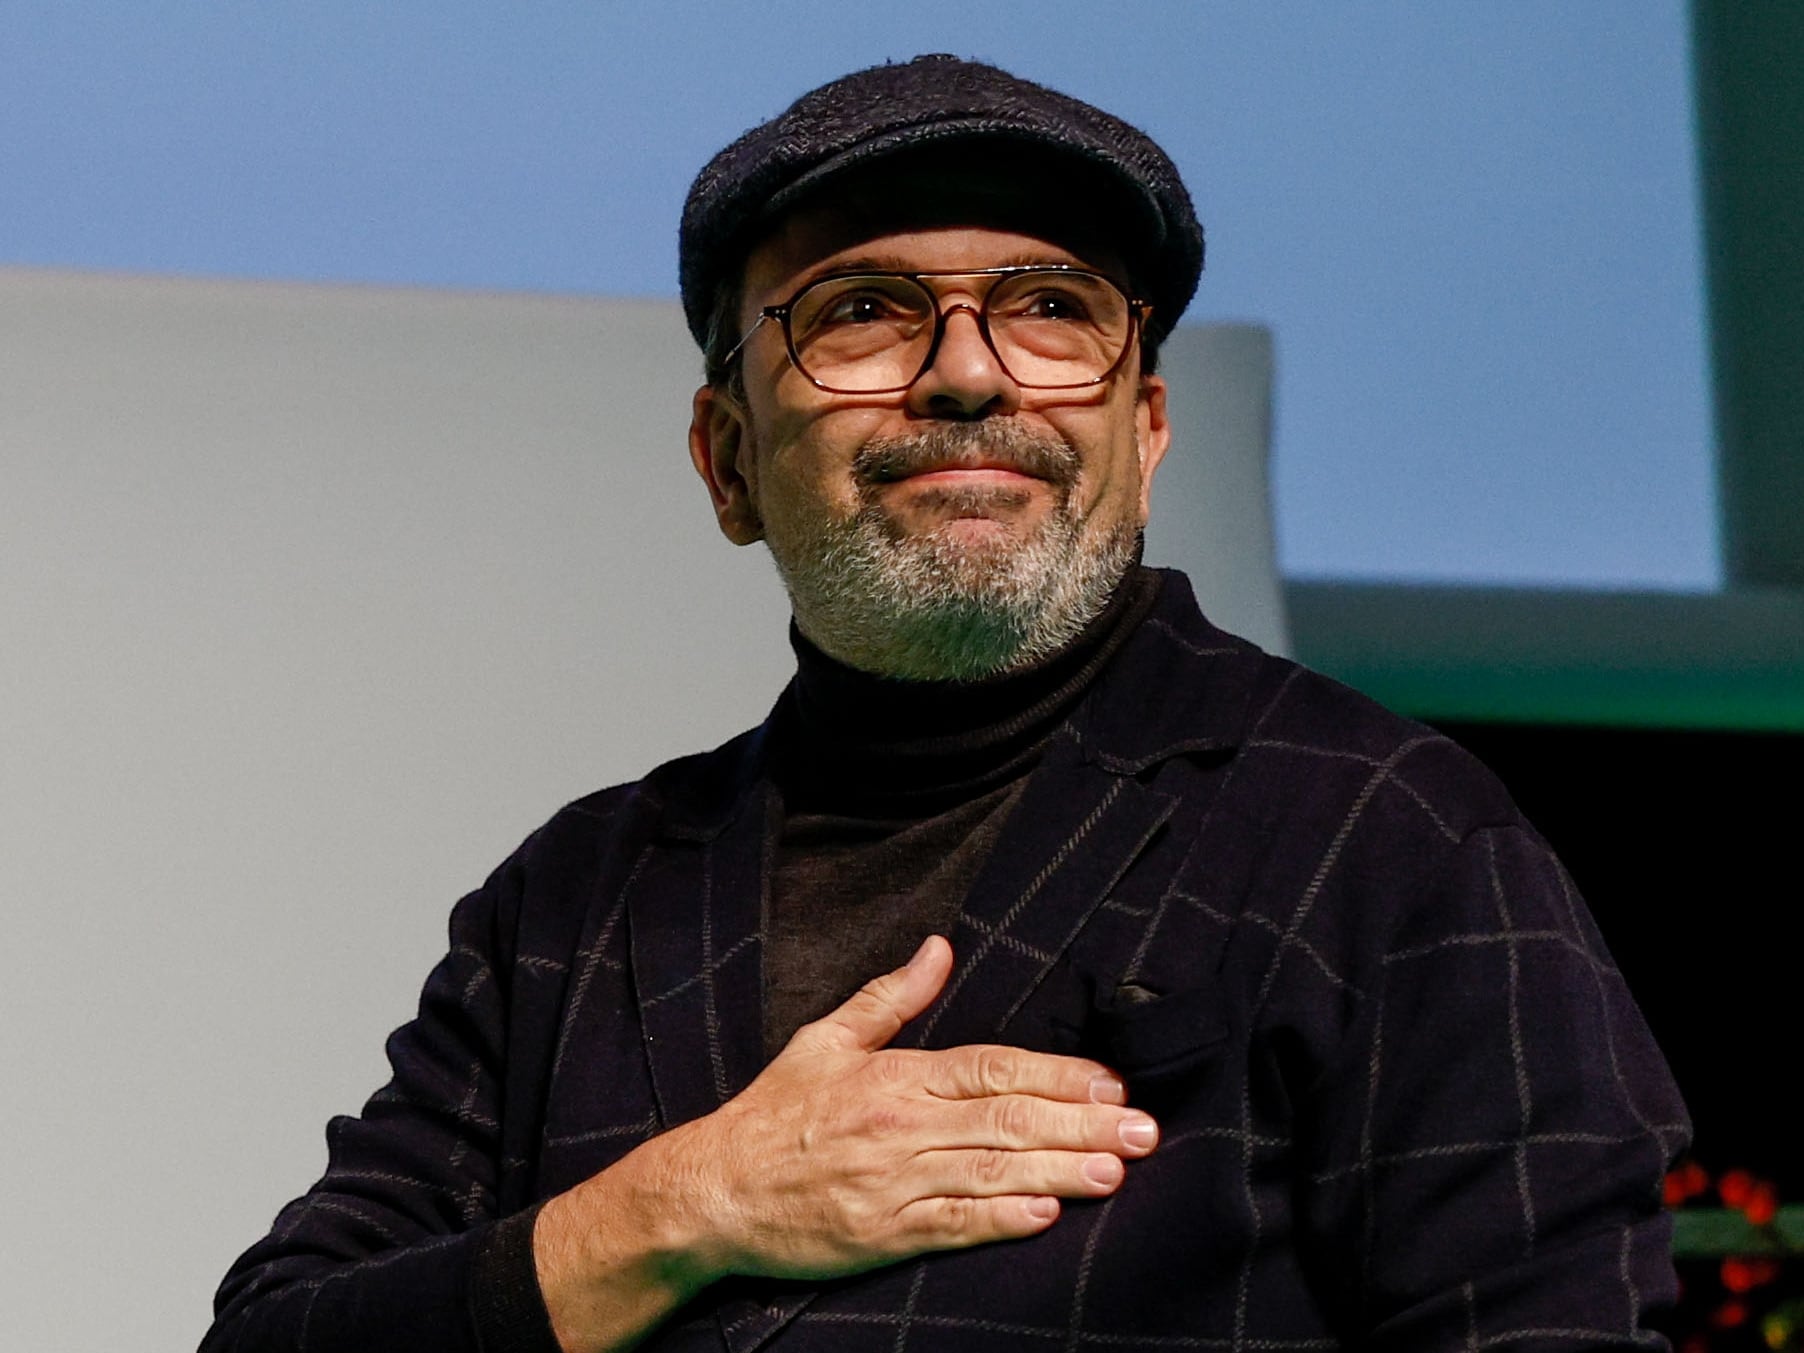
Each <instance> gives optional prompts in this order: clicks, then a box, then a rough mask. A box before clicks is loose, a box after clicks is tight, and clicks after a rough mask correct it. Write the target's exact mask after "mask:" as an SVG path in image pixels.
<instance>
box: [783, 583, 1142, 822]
mask: <svg viewBox="0 0 1804 1353" xmlns="http://www.w3.org/2000/svg"><path fill="white" fill-rule="evenodd" d="M1158 592H1159V575H1158V574H1157V573H1155V572H1153V571H1152V570H1150V569H1147V568H1142V567H1139V566H1138V565H1136V566H1135V567H1133V568H1131V569H1129V571H1128V573H1127V574H1126V576H1125V577H1123V579H1122V581H1121V583H1120V585H1119V586H1117V587H1116V589H1115V591H1114V593H1113V594H1112V595H1111V596H1110V599H1109V603H1108V605H1107V606H1106V607H1104V609H1103V610H1102V612H1101V613H1100V614H1099V615H1098V616H1097V617H1096V618H1095V619H1094V620H1092V621H1091V622H1090V623H1089V625H1087V626H1085V628H1084V630H1083V632H1082V633H1081V634H1079V635H1078V637H1077V638H1076V639H1075V640H1073V641H1072V642H1071V643H1070V644H1069V645H1067V646H1066V647H1065V648H1063V649H1061V650H1060V651H1059V652H1057V653H1055V654H1053V655H1052V656H1051V657H1049V658H1047V659H1045V660H1044V661H1042V662H1039V663H1036V664H1034V665H1033V666H1032V667H1028V668H1024V669H1022V670H1020V671H1017V672H1010V673H1007V674H1005V675H1001V676H995V677H988V678H985V679H983V680H981V681H969V682H958V681H902V680H897V679H895V678H893V677H883V676H877V675H874V674H872V673H869V672H863V671H859V670H858V669H856V668H853V667H848V666H846V665H845V664H844V663H841V662H839V661H837V660H835V659H833V658H831V657H829V656H827V654H825V653H823V652H822V651H821V650H820V649H818V648H816V647H815V646H814V645H813V644H812V643H810V642H809V641H808V640H807V639H806V638H805V637H803V635H802V634H801V632H800V631H798V630H797V629H796V627H795V625H794V623H793V622H792V623H791V625H790V631H789V633H790V643H791V645H792V646H793V647H794V649H795V653H796V676H795V679H794V681H792V682H791V683H790V686H789V688H788V690H787V691H785V693H784V696H783V700H782V701H781V703H780V704H779V706H778V709H777V716H778V717H777V722H776V728H775V730H774V731H775V732H776V733H777V737H776V739H775V747H774V748H773V750H774V751H775V752H776V761H775V770H776V774H777V780H778V783H779V784H780V785H781V787H782V790H783V798H784V802H785V805H786V807H787V809H788V810H789V811H791V812H796V811H823V810H824V811H830V812H834V813H840V814H850V815H860V816H874V817H895V818H907V817H915V816H924V815H926V814H930V813H934V812H938V811H942V810H943V809H944V808H946V807H948V806H950V805H952V804H955V803H958V802H960V801H961V800H963V799H965V798H968V797H971V796H973V795H975V794H979V793H982V792H984V791H986V790H988V789H992V788H995V787H996V786H998V785H1001V784H1004V783H1007V782H1008V781H1009V780H1011V779H1013V778H1015V777H1016V776H1018V775H1020V774H1023V773H1024V772H1025V771H1026V770H1027V769H1028V768H1029V767H1031V765H1032V764H1033V762H1034V761H1035V760H1036V759H1037V757H1038V754H1039V751H1040V748H1041V746H1042V745H1043V744H1044V743H1045V741H1046V739H1047V738H1048V737H1050V736H1051V735H1052V733H1053V731H1054V730H1055V729H1056V728H1057V727H1058V726H1059V724H1060V722H1061V721H1062V720H1063V719H1064V717H1065V715H1066V714H1067V713H1069V712H1070V710H1071V708H1072V707H1073V706H1074V705H1075V704H1076V703H1077V701H1078V699H1079V698H1080V697H1081V696H1082V695H1083V693H1084V692H1085V691H1086V690H1087V689H1088V688H1089V686H1090V683H1091V682H1092V681H1093V680H1094V679H1095V677H1096V674H1097V673H1098V672H1100V671H1101V670H1102V668H1103V667H1104V665H1105V664H1107V662H1108V660H1109V659H1110V658H1111V657H1112V656H1113V655H1114V653H1115V651H1116V650H1117V649H1118V648H1119V647H1120V645H1121V644H1122V642H1123V641H1125V640H1126V638H1127V637H1128V635H1129V634H1130V633H1132V632H1133V629H1134V627H1135V626H1136V625H1138V624H1139V623H1140V621H1141V620H1142V619H1143V618H1144V617H1145V615H1146V613H1147V612H1148V611H1149V610H1151V609H1152V605H1153V602H1154V600H1155V599H1156V597H1157V596H1158Z"/></svg>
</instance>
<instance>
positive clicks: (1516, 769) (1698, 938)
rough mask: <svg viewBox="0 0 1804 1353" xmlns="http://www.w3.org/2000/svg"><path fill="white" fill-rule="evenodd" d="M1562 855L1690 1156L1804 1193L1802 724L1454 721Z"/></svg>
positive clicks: (1453, 728)
mask: <svg viewBox="0 0 1804 1353" xmlns="http://www.w3.org/2000/svg"><path fill="white" fill-rule="evenodd" d="M1438 726H1439V727H1440V729H1441V730H1442V731H1443V732H1445V733H1446V734H1447V735H1448V736H1450V737H1452V738H1454V739H1455V740H1456V741H1458V742H1460V743H1461V744H1462V745H1464V746H1465V747H1467V748H1468V749H1470V750H1471V751H1472V752H1473V753H1474V754H1475V755H1477V756H1478V757H1479V758H1480V759H1481V760H1483V761H1484V762H1485V763H1486V764H1487V765H1489V766H1490V767H1491V768H1492V769H1493V770H1494V771H1496V772H1497V773H1498V775H1500V776H1501V777H1502V778H1503V780H1504V783H1505V784H1507V785H1508V786H1509V788H1510V791H1511V793H1512V794H1513V795H1514V796H1515V798H1516V801H1517V803H1518V804H1520V805H1521V807H1522V810H1523V811H1524V812H1525V813H1526V814H1527V815H1528V818H1529V820H1530V821H1531V822H1533V823H1534V824H1535V826H1536V827H1538V828H1539V829H1540V831H1541V832H1542V834H1543V835H1544V836H1546V837H1547V839H1548V841H1549V842H1550V843H1551V844H1552V845H1553V847H1554V849H1555V850H1556V851H1557V852H1558V853H1559V855H1560V858H1561V859H1562V860H1563V861H1564V862H1565V864H1566V868H1567V870H1568V871H1569V872H1570V873H1571V875H1572V877H1573V879H1574V881H1575V882H1576V883H1577V884H1578V887H1579V889H1580V891H1582V892H1583V893H1584V895H1585V900H1586V901H1587V902H1588V903H1589V904H1590V907H1591V911H1592V914H1593V915H1594V916H1595V917H1596V918H1597V923H1598V927H1599V929H1601V930H1602V932H1603V935H1604V939H1605V941H1606V942H1607V943H1608V944H1609V946H1610V951H1611V953H1612V954H1613V955H1614V956H1615V958H1616V961H1617V963H1618V965H1619V966H1620V967H1621V968H1622V971H1623V973H1624V975H1625V976H1626V978H1627V979H1628V982H1629V985H1630V987H1631V989H1632V990H1633V991H1634V993H1635V995H1636V997H1637V999H1638V1000H1639V1001H1640V1003H1641V1008H1642V1010H1643V1012H1644V1013H1645V1014H1646V1016H1647V1020H1648V1023H1649V1025H1650V1026H1651V1027H1652V1028H1653V1031H1654V1035H1655V1037H1656V1038H1657V1039H1658V1040H1659V1042H1660V1046H1661V1048H1662V1049H1664V1050H1665V1052H1666V1056H1667V1060H1668V1061H1669V1062H1670V1063H1671V1065H1672V1069H1673V1074H1674V1075H1675V1076H1676V1077H1677V1078H1678V1082H1679V1086H1680V1088H1681V1090H1683V1092H1684V1095H1685V1099H1686V1103H1687V1104H1688V1105H1689V1107H1690V1109H1691V1116H1692V1120H1693V1123H1694V1124H1695V1127H1696V1140H1695V1144H1694V1147H1693V1154H1694V1155H1695V1156H1696V1157H1697V1158H1698V1159H1699V1160H1700V1161H1702V1162H1703V1164H1704V1165H1705V1166H1706V1167H1707V1168H1709V1169H1710V1170H1711V1171H1712V1172H1715V1171H1720V1170H1723V1169H1727V1168H1730V1167H1740V1168H1744V1169H1748V1170H1752V1171H1753V1172H1754V1173H1756V1174H1759V1175H1763V1176H1766V1177H1767V1178H1770V1179H1772V1180H1774V1181H1775V1182H1776V1183H1777V1184H1778V1186H1779V1193H1780V1197H1781V1198H1782V1199H1785V1200H1788V1201H1789V1200H1793V1199H1796V1198H1798V1197H1799V1196H1800V1195H1804V1154H1801V1153H1799V1152H1798V1151H1797V1142H1798V1136H1799V1130H1798V1125H1797V1123H1796V1121H1795V1119H1794V1113H1795V1110H1794V1109H1793V1108H1792V1105H1793V1103H1794V1101H1793V1100H1792V1095H1793V1094H1794V1093H1795V1092H1796V1089H1797V1086H1796V1081H1797V1079H1798V1067H1799V1062H1798V1057H1797V1053H1796V1042H1797V1032H1798V1028H1799V1005H1800V999H1801V998H1800V994H1799V986H1798V977H1797V973H1798V967H1799V959H1798V953H1799V951H1798V949H1797V948H1796V945H1795V941H1794V940H1793V938H1792V934H1793V932H1792V930H1791V925H1792V913H1794V912H1796V911H1798V910H1799V907H1800V903H1801V902H1804V888H1801V887H1800V878H1799V862H1798V844H1799V819H1800V817H1801V816H1804V794H1800V793H1799V790H1798V777H1799V774H1800V771H1801V770H1804V734H1795V733H1744V732H1698V731H1687V730H1672V729H1624V728H1583V727H1565V726H1557V725H1545V724H1505V723H1456V722H1441V723H1439V724H1438Z"/></svg>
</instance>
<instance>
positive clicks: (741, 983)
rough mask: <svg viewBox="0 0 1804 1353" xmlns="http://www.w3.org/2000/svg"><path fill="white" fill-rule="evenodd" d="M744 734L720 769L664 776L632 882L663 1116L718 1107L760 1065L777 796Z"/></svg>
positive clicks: (639, 970)
mask: <svg viewBox="0 0 1804 1353" xmlns="http://www.w3.org/2000/svg"><path fill="white" fill-rule="evenodd" d="M745 741H746V742H747V743H748V744H750V745H749V746H748V747H746V748H743V749H741V752H742V754H741V755H740V756H739V757H736V758H734V759H733V761H732V762H731V763H730V765H729V767H728V774H727V775H726V776H725V777H724V779H722V780H720V781H716V782H714V783H710V784H707V785H702V786H700V787H699V790H698V787H697V786H696V785H694V784H692V783H690V784H677V785H672V786H670V787H669V792H668V793H667V795H666V796H665V801H666V803H667V804H668V805H669V806H668V807H667V808H666V810H665V812H664V815H663V818H662V820H661V822H660V824H659V832H658V836H659V839H658V841H657V843H656V844H655V845H654V846H653V848H652V849H651V850H650V851H648V852H647V854H646V857H645V859H644V860H643V861H642V863H641V865H640V868H639V870H638V873H637V874H636V875H635V877H634V879H633V881H632V883H631V884H630V885H629V886H628V888H627V902H626V906H627V925H628V927H629V930H630V933H631V940H632V964H633V990H634V994H635V996H636V999H637V1001H638V1005H639V1018H640V1021H641V1026H642V1028H643V1029H644V1031H645V1054H646V1059H647V1061H648V1062H649V1063H650V1066H651V1076H652V1087H653V1090H654V1092H655V1094H656V1096H657V1101H658V1114H659V1122H660V1125H661V1126H663V1127H671V1126H674V1125H675V1124H678V1123H684V1122H687V1121H689V1120H690V1119H692V1118H699V1117H701V1116H702V1115H703V1114H706V1113H711V1112H713V1111H714V1110H715V1109H717V1108H719V1107H720V1106H721V1105H722V1104H724V1103H725V1102H726V1101H727V1100H728V1099H730V1098H732V1097H733V1096H734V1095H735V1094H737V1093H738V1092H739V1091H740V1090H742V1089H744V1088H745V1086H746V1085H747V1084H748V1083H750V1081H751V1080H752V1078H753V1077H754V1076H756V1075H757V1074H758V1071H759V1069H760V1068H761V1067H762V1065H763V1060H764V1058H763V1051H764V1048H763V989H764V967H763V961H764V955H763V910H764V908H763V899H764V887H763V878H764V851H765V841H766V839H767V832H766V830H765V817H766V814H767V812H768V811H769V802H770V801H769V791H768V787H767V786H765V785H764V783H763V782H762V780H761V778H760V777H759V774H758V771H759V768H760V762H761V745H762V734H761V731H760V732H759V733H757V734H753V735H749V736H748V738H747V739H746V740H745ZM695 764H696V763H694V762H688V763H678V769H679V773H680V771H681V770H682V769H692V768H693V766H694V765H695ZM671 778H672V779H678V778H679V776H678V775H673V776H672V777H671Z"/></svg>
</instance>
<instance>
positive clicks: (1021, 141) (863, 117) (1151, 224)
mask: <svg viewBox="0 0 1804 1353" xmlns="http://www.w3.org/2000/svg"><path fill="white" fill-rule="evenodd" d="M991 143H994V144H995V146H996V148H997V149H998V150H999V151H1005V152H1006V151H1009V150H1015V151H1022V150H1026V151H1032V152H1038V153H1035V154H1029V155H1026V156H1016V157H1014V158H1015V160H1016V162H1017V163H1021V164H1032V165H1035V166H1038V167H1039V168H1038V170H1037V171H1036V172H1040V173H1042V174H1043V173H1044V172H1045V169H1044V166H1046V165H1047V164H1048V163H1049V162H1051V161H1053V160H1056V161H1057V162H1059V163H1064V164H1069V165H1071V166H1072V167H1073V168H1083V169H1087V170H1089V171H1091V172H1090V173H1089V174H1088V175H1087V177H1088V178H1089V179H1091V180H1093V181H1096V182H1098V183H1100V184H1102V185H1103V189H1104V191H1105V192H1106V191H1109V190H1111V189H1112V190H1114V191H1116V192H1117V193H1118V197H1117V198H1116V200H1114V201H1111V202H1110V203H1108V207H1109V211H1108V212H1107V214H1106V219H1107V221H1108V223H1109V224H1108V230H1109V232H1110V234H1111V236H1113V238H1111V239H1110V240H1109V241H1108V242H1109V243H1110V244H1111V245H1112V246H1114V247H1116V248H1117V249H1118V250H1119V252H1120V254H1121V256H1122V260H1123V262H1124V263H1125V264H1126V265H1127V267H1128V270H1129V272H1130V273H1131V274H1132V275H1133V277H1134V280H1135V283H1136V285H1137V286H1139V287H1141V288H1143V289H1144V291H1145V293H1146V294H1145V299H1146V300H1147V301H1149V302H1151V304H1152V306H1153V314H1152V317H1151V319H1150V321H1149V323H1148V328H1149V330H1151V333H1150V334H1149V337H1150V338H1152V339H1153V340H1154V341H1157V339H1159V338H1161V337H1163V336H1164V335H1165V334H1166V333H1168V332H1170V330H1171V327H1172V325H1173V324H1175V323H1176V322H1177V319H1178V316H1179V315H1181V314H1182V313H1183V311H1184V307H1185V306H1187V305H1188V304H1189V303H1190V298H1191V296H1192V295H1194V294H1195V292H1196V284H1197V281H1198V279H1199V278H1200V277H1201V275H1202V270H1203V229H1202V226H1201V225H1200V224H1199V223H1198V221H1197V218H1196V211H1195V208H1194V207H1193V206H1192V205H1191V201H1190V194H1189V193H1188V192H1187V191H1186V190H1185V188H1184V181H1183V179H1182V178H1181V177H1179V175H1178V170H1177V166H1176V165H1174V164H1173V163H1172V162H1171V158H1170V157H1169V156H1168V155H1166V154H1165V152H1164V151H1163V150H1161V149H1160V148H1159V146H1158V145H1157V143H1155V142H1154V141H1153V140H1152V138H1151V137H1149V136H1147V135H1146V134H1145V133H1144V132H1142V131H1140V130H1139V129H1138V128H1136V127H1133V126H1130V125H1129V124H1128V123H1126V122H1123V121H1122V120H1121V119H1120V118H1118V117H1114V116H1112V115H1111V114H1109V113H1105V112H1103V111H1102V110H1101V109H1100V108H1094V107H1092V106H1091V105H1089V104H1087V103H1084V102H1082V101H1081V100H1079V99H1074V98H1072V97H1071V96H1070V95H1067V94H1061V93H1059V92H1058V91H1057V90H1053V89H1048V88H1046V87H1045V86H1044V85H1038V84H1035V83H1033V82H1032V81H1030V80H1023V79H1021V78H1020V77H1018V76H1015V75H1011V74H1009V73H1008V72H1007V71H1004V70H999V69H997V68H996V67H995V66H990V65H985V64H984V63H982V62H977V61H965V60H961V59H960V58H958V57H955V56H947V55H944V54H939V55H933V56H918V57H916V58H914V59H913V60H912V61H908V62H903V63H892V64H886V65H881V66H871V67H869V68H867V69H865V70H860V71H854V72H853V73H852V74H850V75H846V76H842V77H841V78H839V79H837V80H834V81H832V82H830V83H828V84H824V85H822V86H821V87H820V88H819V89H815V90H812V91H810V92H809V93H807V94H804V95H802V97H801V98H799V99H797V100H796V101H795V102H794V103H792V104H791V105H790V106H789V107H788V108H787V109H785V110H784V111H783V112H782V113H780V114H778V115H777V116H776V117H774V118H772V119H771V120H770V121H769V122H765V123H762V124H760V125H759V126H756V127H753V128H752V129H751V130H750V131H748V132H746V133H745V134H744V135H743V136H741V137H740V138H739V139H738V140H736V141H734V142H733V143H732V144H731V145H729V146H728V147H727V148H726V149H724V150H722V151H721V152H720V153H719V154H718V155H716V156H715V157H714V158H713V159H712V160H710V161H709V162H708V164H707V166H706V167H705V168H704V169H703V170H702V172H701V173H700V174H698V175H697V176H696V179H695V182H694V183H693V184H692V185H690V188H689V198H688V201H687V202H686V203H685V204H684V206H683V224H682V230H681V233H680V235H679V241H678V266H679V271H680V276H681V283H682V290H683V313H684V314H685V316H686V317H687V319H688V321H689V331H690V333H692V334H694V335H695V341H696V342H697V343H698V344H699V345H701V347H702V348H704V349H706V348H707V346H708V341H709V333H708V327H709V321H710V317H711V314H712V311H713V308H714V304H715V295H716V293H717V291H718V290H719V288H720V286H721V284H722V283H723V282H729V281H733V280H736V276H737V273H738V270H739V269H740V268H741V267H742V266H743V265H744V262H745V258H746V255H747V254H748V253H749V251H750V250H751V249H752V248H753V246H754V245H755V244H756V243H757V242H758V239H759V238H760V236H761V235H762V234H763V233H764V232H765V231H766V230H768V229H769V228H770V227H771V226H772V225H773V224H774V223H775V222H776V221H777V219H778V218H779V217H781V216H782V215H783V213H784V212H785V211H787V210H788V209H790V208H791V207H793V206H795V205H797V204H798V203H799V202H800V201H802V200H803V199H804V198H807V197H810V196H813V195H815V194H817V193H819V192H820V191H821V189H822V187H823V185H825V184H827V183H828V182H829V181H830V180H834V179H836V178H838V177H839V176H840V175H842V174H845V173H847V172H848V171H850V170H853V169H861V168H864V167H865V166H867V165H870V164H871V163H873V162H875V161H877V160H880V159H882V158H884V157H886V156H892V155H897V154H900V153H903V152H910V151H917V150H920V149H921V148H923V147H928V146H945V147H948V148H952V147H959V148H970V147H973V146H976V147H978V148H987V147H988V146H989V144H991ZM1049 153H1050V159H1049ZM1009 164H1010V160H1009V158H1006V157H1003V156H999V157H998V159H997V172H998V174H999V175H1003V176H1005V175H1006V174H1007V172H1008V168H1009ZM1087 205H1088V207H1089V208H1090V210H1091V211H1094V210H1095V206H1096V204H1094V203H1090V204H1087ZM1117 232H1118V233H1117Z"/></svg>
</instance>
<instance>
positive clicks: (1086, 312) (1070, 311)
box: [1010, 291, 1090, 321]
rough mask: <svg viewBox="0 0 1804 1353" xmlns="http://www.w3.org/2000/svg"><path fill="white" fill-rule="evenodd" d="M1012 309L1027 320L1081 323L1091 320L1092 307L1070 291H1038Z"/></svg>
mask: <svg viewBox="0 0 1804 1353" xmlns="http://www.w3.org/2000/svg"><path fill="white" fill-rule="evenodd" d="M1010 308H1011V310H1013V312H1014V313H1015V314H1018V315H1020V316H1022V317H1023V318H1026V319H1057V320H1073V321H1079V320H1087V319H1089V318H1090V307H1089V306H1087V305H1085V304H1084V301H1083V298H1082V297H1079V296H1074V295H1072V294H1071V293H1070V292H1068V291H1036V292H1034V293H1033V294H1032V295H1030V296H1023V297H1022V298H1021V301H1020V303H1019V305H1016V306H1012V307H1010Z"/></svg>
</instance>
